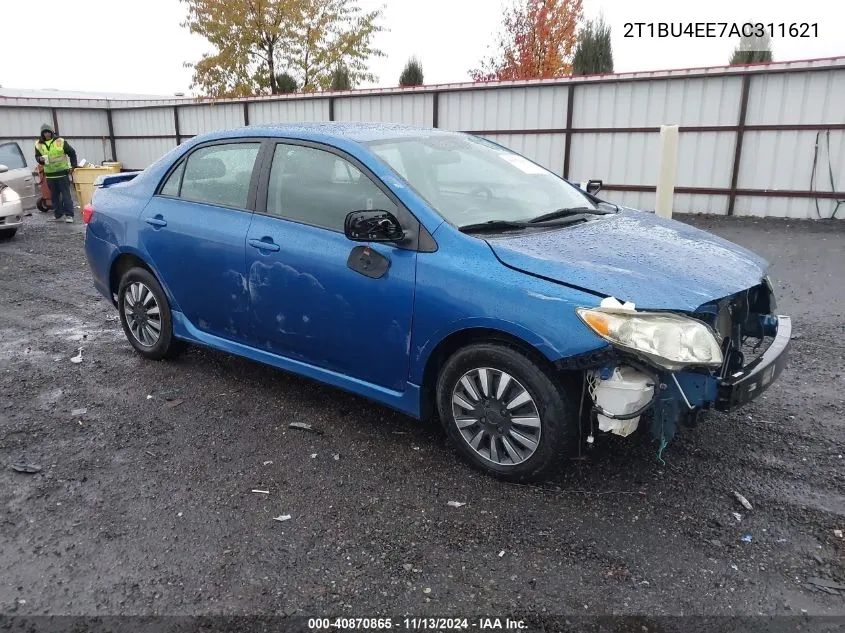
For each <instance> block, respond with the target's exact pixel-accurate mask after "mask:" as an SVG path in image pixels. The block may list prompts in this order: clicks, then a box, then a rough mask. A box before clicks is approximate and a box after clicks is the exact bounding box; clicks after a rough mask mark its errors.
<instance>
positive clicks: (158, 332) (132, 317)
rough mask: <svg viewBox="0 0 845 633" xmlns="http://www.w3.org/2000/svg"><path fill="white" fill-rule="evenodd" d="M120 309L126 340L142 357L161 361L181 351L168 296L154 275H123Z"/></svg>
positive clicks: (136, 272) (141, 271)
mask: <svg viewBox="0 0 845 633" xmlns="http://www.w3.org/2000/svg"><path fill="white" fill-rule="evenodd" d="M117 308H118V312H119V314H120V323H121V325H123V332H124V333H125V334H126V338H127V339H129V343H130V344H131V345H132V347H134V348H135V350H136V351H137V352H138V353H139V354H141V355H142V356H145V357H146V358H149V359H152V360H161V359H162V358H168V357H170V356H172V355H173V354H175V353H176V352H178V351H179V349H180V348H181V345H180V342H179V341H177V340H176V339H175V338H174V337H173V322H172V320H171V315H170V304H169V303H168V302H167V296H166V295H165V294H164V290H163V289H162V287H161V284H159V283H158V280H157V279H156V278H155V277H154V276H153V274H152V273H150V271H148V270H146V269H144V268H131V269H129V270H128V271H127V272H126V273H125V274H124V275H123V277H122V278H121V280H120V286H119V287H118V291H117Z"/></svg>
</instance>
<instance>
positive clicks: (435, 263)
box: [83, 123, 791, 481]
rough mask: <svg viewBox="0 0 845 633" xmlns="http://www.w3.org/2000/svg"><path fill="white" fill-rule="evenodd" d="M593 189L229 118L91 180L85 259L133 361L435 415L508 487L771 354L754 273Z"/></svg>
mask: <svg viewBox="0 0 845 633" xmlns="http://www.w3.org/2000/svg"><path fill="white" fill-rule="evenodd" d="M598 186H599V184H598V183H595V184H594V185H591V186H589V187H587V189H588V190H589V192H588V191H583V190H582V189H580V188H578V187H576V186H574V185H572V184H570V183H569V182H567V181H566V180H563V179H561V178H560V177H558V176H556V175H555V174H553V173H551V172H549V171H547V170H546V169H544V168H543V167H541V166H539V165H537V164H536V163H534V162H532V161H530V160H528V159H527V158H525V157H523V156H521V155H519V154H516V153H514V152H511V151H510V150H508V149H506V148H504V147H501V146H499V145H497V144H495V143H492V142H490V141H487V140H484V139H481V138H477V137H474V136H469V135H465V134H460V133H453V132H446V131H442V130H431V129H420V128H411V127H406V126H399V125H383V124H352V123H350V124H341V123H316V124H299V125H278V126H251V127H245V128H240V129H236V130H228V131H221V132H215V133H213V134H208V135H205V136H201V137H197V138H194V139H192V140H191V141H189V142H188V143H185V144H183V145H181V146H180V147H178V148H176V149H175V150H173V151H171V152H170V153H169V154H167V155H166V156H164V157H163V158H161V159H160V160H159V161H157V162H156V163H155V164H153V165H152V166H151V167H149V168H148V169H146V170H144V171H143V172H140V173H127V174H119V175H114V176H108V177H105V178H104V179H102V180H101V182H100V183H99V187H98V189H97V190H96V192H95V195H94V197H93V201H92V204H91V205H89V206H87V207H86V208H85V209H84V211H83V219H84V221H85V222H86V224H87V229H86V239H85V251H86V254H87V258H88V261H89V264H90V267H91V270H92V272H93V277H94V283H95V285H96V287H97V289H98V290H99V291H100V292H101V293H102V294H103V295H105V296H106V297H107V298H108V299H109V300H111V301H112V302H113V303H114V305H115V306H116V308H117V310H118V312H119V315H120V320H121V323H122V325H123V329H124V331H125V333H126V337H127V339H128V340H129V342H130V343H131V345H132V346H133V347H134V348H135V349H136V350H137V352H138V353H139V354H141V355H143V356H145V357H147V358H149V359H153V360H159V359H163V358H166V357H169V356H171V355H173V354H174V353H176V352H177V351H178V350H180V349H181V348H182V347H184V345H185V344H188V343H192V344H198V345H204V346H207V347H211V348H214V349H218V350H222V351H224V352H228V353H231V354H236V355H240V356H244V357H247V358H250V359H253V360H255V361H259V362H262V363H266V364H269V365H272V366H275V367H278V368H280V369H284V370H287V371H291V372H295V373H297V374H301V375H303V376H307V377H310V378H313V379H316V380H320V381H322V382H325V383H328V384H330V385H334V386H335V387H339V388H342V389H346V390H348V391H351V392H354V393H357V394H360V395H362V396H365V397H367V398H371V399H373V400H376V401H378V402H381V403H383V404H385V405H388V406H390V407H393V408H395V409H398V410H399V411H402V412H404V413H406V414H408V415H411V416H415V417H420V418H438V419H439V420H440V422H441V423H442V424H443V425H444V427H445V428H446V430H447V432H448V434H449V436H450V438H451V439H452V441H453V443H454V445H455V447H456V448H457V449H458V451H459V452H460V453H461V454H462V455H463V456H464V457H465V458H466V459H467V460H468V461H469V462H470V463H471V464H473V465H474V466H476V467H478V468H480V469H482V470H484V471H486V472H488V473H490V474H493V475H495V476H498V477H501V478H503V479H508V480H512V481H527V480H532V479H537V478H542V477H544V476H546V475H548V473H549V472H550V470H551V469H552V468H554V466H555V464H556V462H557V461H559V460H560V458H561V457H562V456H564V455H566V454H568V453H571V452H574V451H579V450H580V449H581V447H582V446H583V444H584V443H586V442H592V441H593V440H594V438H595V437H596V436H598V435H599V434H603V433H613V434H616V435H619V436H623V437H624V436H628V435H630V434H631V433H632V432H634V431H635V430H636V429H637V427H638V425H639V424H640V422H641V421H643V425H644V426H647V427H648V430H649V431H650V432H651V434H652V435H653V436H654V439H655V441H656V443H657V444H658V445H659V450H661V451H662V450H663V448H665V446H666V444H667V443H668V442H669V441H670V440H671V439H672V437H673V436H674V435H675V432H676V430H677V428H678V426H679V424H680V423H682V422H685V423H694V422H695V420H696V418H697V416H698V414H699V412H700V411H702V410H706V409H711V408H715V409H718V410H727V409H730V408H732V407H736V406H740V405H742V404H744V403H745V402H747V401H749V400H751V399H752V398H754V397H756V396H758V395H759V394H760V393H761V392H762V391H763V390H764V389H766V388H767V387H768V386H769V385H770V384H771V383H772V382H773V381H774V380H775V378H777V376H778V375H779V373H780V372H781V370H782V369H783V367H784V365H785V362H786V358H787V348H788V345H789V339H790V328H791V325H790V320H789V318H788V317H785V316H779V315H777V314H776V307H775V298H774V294H773V291H772V285H771V283H770V281H769V279H768V277H767V276H766V268H767V264H766V263H765V262H764V261H763V260H762V259H760V258H759V257H757V256H756V255H754V254H753V253H751V252H749V251H747V250H745V249H743V248H741V247H739V246H736V245H735V244H732V243H730V242H727V241H725V240H722V239H720V238H718V237H715V236H713V235H711V234H709V233H705V232H703V231H700V230H697V229H694V228H692V227H689V226H687V225H685V224H681V223H679V222H674V221H671V220H664V219H661V218H659V217H656V216H655V215H654V214H651V213H646V212H641V211H636V210H633V209H628V208H620V207H618V206H616V205H614V204H610V203H607V202H604V201H602V200H600V199H599V198H598V197H597V196H596V193H598V191H597V190H598ZM749 341H753V342H754V343H755V345H749V344H748V342H749Z"/></svg>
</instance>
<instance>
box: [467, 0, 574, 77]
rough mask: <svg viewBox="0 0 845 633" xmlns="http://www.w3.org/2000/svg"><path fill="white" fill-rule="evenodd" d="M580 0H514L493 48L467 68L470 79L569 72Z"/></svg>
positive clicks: (557, 75) (565, 73)
mask: <svg viewBox="0 0 845 633" xmlns="http://www.w3.org/2000/svg"><path fill="white" fill-rule="evenodd" d="M581 3H582V0H514V4H513V5H511V7H510V8H508V9H506V11H505V16H504V19H503V21H502V32H501V34H500V35H499V40H498V43H497V50H496V51H495V53H494V54H493V55H491V56H490V57H488V58H486V59H484V60H482V62H481V65H480V67H479V68H477V69H474V70H471V71H470V76H471V77H472V79H473V80H474V81H511V80H515V79H543V78H550V77H559V76H561V75H568V74H570V73H571V72H572V56H573V53H574V50H575V45H576V40H577V35H576V33H577V27H578V25H579V23H580V22H581V20H582V18H583V14H582V8H581Z"/></svg>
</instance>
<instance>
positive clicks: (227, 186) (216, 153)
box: [162, 143, 261, 209]
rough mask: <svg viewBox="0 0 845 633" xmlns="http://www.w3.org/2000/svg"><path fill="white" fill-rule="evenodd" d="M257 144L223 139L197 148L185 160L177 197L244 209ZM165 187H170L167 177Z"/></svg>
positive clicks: (169, 188)
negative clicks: (220, 141)
mask: <svg viewBox="0 0 845 633" xmlns="http://www.w3.org/2000/svg"><path fill="white" fill-rule="evenodd" d="M260 147H261V144H260V143H225V144H220V145H209V146H208V147H202V148H200V149H198V150H196V151H195V152H193V153H192V154H191V155H190V156H188V160H187V162H186V163H185V173H184V175H183V176H182V189H181V191H180V192H179V197H180V198H183V199H184V200H191V201H193V202H206V203H209V204H218V205H221V206H224V207H233V208H236V209H245V208H246V206H247V199H248V198H249V184H250V181H251V179H252V168H253V166H254V165H255V159H256V157H257V156H258V150H259V148H260ZM176 171H179V170H176ZM176 171H174V172H173V173H174V174H176ZM174 186H175V185H174ZM164 189H168V190H171V182H170V180H168V182H167V183H166V184H165V187H164ZM164 189H162V193H164Z"/></svg>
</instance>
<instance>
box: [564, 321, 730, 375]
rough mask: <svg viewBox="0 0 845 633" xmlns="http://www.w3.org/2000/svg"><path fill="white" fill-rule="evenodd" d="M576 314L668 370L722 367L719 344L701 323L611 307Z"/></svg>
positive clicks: (598, 331)
mask: <svg viewBox="0 0 845 633" xmlns="http://www.w3.org/2000/svg"><path fill="white" fill-rule="evenodd" d="M576 312H577V313H578V316H579V317H580V318H581V320H582V321H583V322H584V323H585V324H586V325H587V326H588V327H589V328H590V329H591V330H592V331H593V332H595V333H596V334H598V335H599V336H601V337H602V338H603V339H605V340H607V341H609V342H611V343H612V344H613V345H615V346H617V347H619V348H621V349H624V350H627V351H630V352H633V353H634V354H639V355H641V356H644V357H646V358H647V359H649V360H650V361H652V363H654V364H655V365H657V366H659V367H662V368H664V369H667V370H669V371H677V370H680V369H683V368H685V367H702V366H703V367H719V366H721V364H722V360H723V359H722V350H721V348H720V347H719V343H718V341H717V340H716V337H715V336H714V334H713V331H712V330H711V329H710V328H709V327H708V326H707V325H706V324H705V323H702V322H701V321H696V320H695V319H691V318H689V317H685V316H682V315H680V314H672V313H668V312H635V311H633V310H617V309H611V308H577V309H576Z"/></svg>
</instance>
